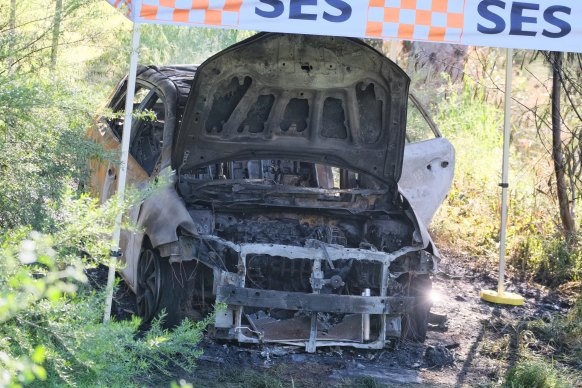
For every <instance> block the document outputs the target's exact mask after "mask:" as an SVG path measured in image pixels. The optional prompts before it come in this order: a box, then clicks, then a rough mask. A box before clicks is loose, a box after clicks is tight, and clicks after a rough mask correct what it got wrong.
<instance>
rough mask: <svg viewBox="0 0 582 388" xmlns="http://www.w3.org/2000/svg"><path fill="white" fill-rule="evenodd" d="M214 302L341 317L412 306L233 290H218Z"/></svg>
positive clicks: (400, 300) (383, 299) (407, 301)
mask: <svg viewBox="0 0 582 388" xmlns="http://www.w3.org/2000/svg"><path fill="white" fill-rule="evenodd" d="M217 300H219V301H221V302H224V303H228V304H231V305H239V306H247V307H262V308H275V309H283V310H298V311H306V312H329V313H342V314H401V313H405V312H407V311H408V310H409V309H410V308H411V306H412V305H413V302H414V298H406V297H389V296H353V295H329V294H303V293H293V292H283V291H272V290H262V289H253V288H240V287H233V286H222V287H219V288H218V295H217Z"/></svg>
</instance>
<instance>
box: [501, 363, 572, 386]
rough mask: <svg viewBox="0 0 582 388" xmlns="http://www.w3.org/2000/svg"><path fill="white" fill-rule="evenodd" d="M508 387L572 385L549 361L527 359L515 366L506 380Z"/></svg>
mask: <svg viewBox="0 0 582 388" xmlns="http://www.w3.org/2000/svg"><path fill="white" fill-rule="evenodd" d="M505 386H506V387H508V388H560V387H564V388H566V387H572V385H571V384H569V383H568V382H567V381H566V380H565V379H562V378H561V377H560V376H559V374H558V372H557V370H556V369H555V368H554V367H553V366H552V365H551V364H548V363H547V362H544V361H537V360H535V361H534V360H527V361H522V362H520V363H518V364H517V365H516V366H515V367H513V368H512V369H511V370H510V371H509V373H508V375H507V379H506V382H505Z"/></svg>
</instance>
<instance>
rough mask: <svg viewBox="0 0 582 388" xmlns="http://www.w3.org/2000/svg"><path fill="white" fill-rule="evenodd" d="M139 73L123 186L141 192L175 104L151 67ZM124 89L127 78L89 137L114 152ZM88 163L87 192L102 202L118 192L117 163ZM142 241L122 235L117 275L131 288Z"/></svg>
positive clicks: (154, 169)
mask: <svg viewBox="0 0 582 388" xmlns="http://www.w3.org/2000/svg"><path fill="white" fill-rule="evenodd" d="M139 72H140V74H139V76H138V78H137V80H136V91H135V97H134V101H133V106H134V107H133V110H134V119H133V122H132V129H131V139H130V148H129V158H128V168H127V182H128V183H129V184H131V185H133V186H135V187H137V188H138V189H142V188H145V187H147V186H148V184H149V183H150V181H151V180H152V179H154V178H155V177H156V176H157V175H158V173H159V171H160V169H161V167H162V160H163V158H162V154H163V146H164V139H165V138H169V139H171V134H172V133H173V130H174V124H175V120H173V119H174V118H175V116H176V113H175V110H176V104H171V103H167V101H168V98H167V97H166V95H167V94H168V93H167V92H166V93H164V90H163V89H164V88H163V86H164V85H163V83H162V84H160V83H159V82H157V79H156V77H153V76H152V75H155V71H154V72H153V69H149V68H145V67H140V70H139ZM152 72H153V73H154V74H152ZM157 78H159V77H157ZM166 88H167V86H166ZM126 90H127V87H126V80H123V81H122V82H121V83H120V84H119V86H118V88H117V90H116V92H115V93H114V94H113V97H112V98H111V100H110V102H109V104H108V108H109V109H110V110H111V113H110V114H109V115H108V116H103V117H100V118H99V120H98V122H97V123H96V125H94V127H93V128H92V129H91V130H90V133H89V136H90V137H91V138H93V139H95V140H96V141H97V142H99V143H101V144H102V145H104V147H105V148H106V149H107V150H109V151H113V152H119V151H120V148H121V139H122V135H123V121H124V108H125V99H126ZM168 117H170V118H172V120H170V122H168V120H167V118H168ZM168 133H169V135H168ZM90 164H91V168H92V171H93V174H92V182H91V188H92V191H93V194H94V195H96V196H98V197H99V198H100V200H101V202H102V203H103V202H105V201H106V200H107V199H109V198H110V197H111V196H112V195H113V194H114V193H115V191H116V189H117V174H118V165H116V164H114V163H106V162H103V161H97V160H93V161H91V162H90ZM139 211H140V206H134V207H132V208H131V209H129V210H128V212H127V214H126V217H127V218H128V221H130V222H132V223H134V224H135V223H137V221H138V216H139ZM142 239H143V233H140V232H134V231H127V230H123V231H122V232H121V239H120V249H121V252H123V261H124V262H125V267H124V268H123V269H122V270H121V274H122V275H123V277H124V278H125V279H126V280H127V281H128V283H129V284H130V286H132V287H134V285H135V272H136V270H137V268H136V267H137V258H138V257H139V254H140V248H141V242H142Z"/></svg>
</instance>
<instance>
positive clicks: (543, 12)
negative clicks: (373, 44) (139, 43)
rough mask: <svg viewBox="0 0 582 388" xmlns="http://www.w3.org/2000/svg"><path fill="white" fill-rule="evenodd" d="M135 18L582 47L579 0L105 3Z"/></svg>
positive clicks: (148, 0) (458, 41) (511, 45)
mask: <svg viewBox="0 0 582 388" xmlns="http://www.w3.org/2000/svg"><path fill="white" fill-rule="evenodd" d="M107 1H108V2H109V3H110V4H112V5H113V6H114V7H116V8H118V9H119V10H121V11H122V12H123V13H124V14H125V15H126V16H127V17H128V18H130V19H131V20H132V21H134V22H138V23H157V24H177V25H190V26H207V27H219V28H236V29H243V30H256V31H271V32H288V33H301V34H315V35H336V36H351V37H356V38H379V39H404V40H416V41H427V42H446V43H455V44H463V45H476V46H493V47H508V48H523V49H534V50H553V51H569V52H582V0H524V1H507V0H107Z"/></svg>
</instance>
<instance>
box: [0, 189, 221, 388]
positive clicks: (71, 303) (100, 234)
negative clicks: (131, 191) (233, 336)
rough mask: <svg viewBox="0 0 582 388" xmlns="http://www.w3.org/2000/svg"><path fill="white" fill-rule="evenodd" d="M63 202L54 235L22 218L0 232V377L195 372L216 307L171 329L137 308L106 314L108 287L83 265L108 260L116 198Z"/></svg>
mask: <svg viewBox="0 0 582 388" xmlns="http://www.w3.org/2000/svg"><path fill="white" fill-rule="evenodd" d="M129 197H130V198H131V197H132V195H129ZM61 203H62V204H64V205H65V208H64V209H62V210H61V211H60V212H58V214H57V217H56V219H57V222H56V223H55V224H56V225H57V227H58V233H56V234H55V235H53V236H50V235H42V234H40V233H38V232H29V229H26V228H24V229H19V230H17V231H14V232H11V233H7V234H5V235H3V236H1V238H0V290H1V291H0V370H2V373H0V386H20V385H24V384H30V383H34V384H35V385H38V386H47V387H48V386H50V387H52V386H81V387H84V386H139V385H142V384H144V383H147V382H148V381H149V379H150V376H151V375H152V374H155V375H158V376H159V375H166V376H168V380H170V377H169V376H170V375H171V372H172V371H173V370H175V369H181V370H184V371H187V372H191V371H192V370H193V368H194V366H195V363H194V361H195V359H196V358H197V357H198V356H199V355H200V351H199V350H198V349H197V348H196V344H197V343H198V342H199V341H200V340H201V338H202V331H203V330H204V328H205V327H206V326H207V325H208V324H209V323H210V322H211V321H212V319H213V316H210V317H208V318H207V319H206V320H205V321H202V322H199V323H194V322H192V321H189V320H185V321H184V322H183V323H182V324H181V325H180V326H179V327H177V328H176V329H175V330H173V331H167V330H164V329H162V326H161V321H160V320H156V321H154V322H153V323H152V327H151V329H150V330H149V331H148V332H146V333H140V332H139V326H140V321H139V319H137V318H134V319H132V320H130V321H112V322H110V323H108V324H102V323H101V320H102V317H103V311H104V301H105V296H104V294H103V292H102V291H99V290H95V289H92V288H91V287H89V286H88V285H87V284H86V276H85V275H84V270H85V269H86V268H87V267H89V266H91V265H95V264H97V263H99V262H103V261H104V260H107V256H108V255H107V248H108V243H109V236H110V235H111V233H110V232H111V228H113V224H114V222H113V218H114V217H113V216H114V214H116V212H117V211H119V209H120V206H118V205H116V204H115V202H108V203H107V204H106V205H105V206H98V204H97V201H96V200H94V199H91V198H88V197H81V198H80V199H78V200H74V199H71V198H65V199H63V200H62V201H61ZM99 241H102V242H99ZM81 252H85V254H86V252H90V253H91V254H92V258H91V260H90V261H88V259H83V258H82V257H81V256H80V253H81ZM85 257H86V256H85ZM162 319H163V318H162Z"/></svg>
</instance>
